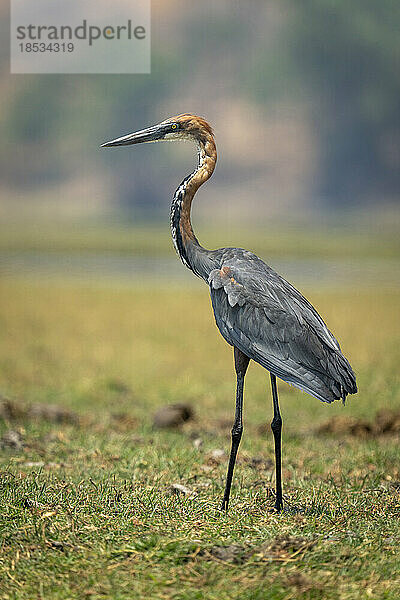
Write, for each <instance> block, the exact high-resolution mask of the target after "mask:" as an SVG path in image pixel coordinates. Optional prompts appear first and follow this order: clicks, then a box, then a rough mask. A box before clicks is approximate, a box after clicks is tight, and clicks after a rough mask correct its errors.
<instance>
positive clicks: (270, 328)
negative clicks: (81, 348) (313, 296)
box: [209, 248, 357, 402]
mask: <svg viewBox="0 0 400 600" xmlns="http://www.w3.org/2000/svg"><path fill="white" fill-rule="evenodd" d="M212 254H213V263H214V265H216V266H217V268H214V269H213V270H212V271H211V272H210V275H209V284H210V289H211V299H212V305H213V309H214V314H215V319H216V323H217V326H218V328H219V330H220V332H221V334H222V335H223V337H224V338H225V339H226V341H227V342H228V343H229V344H231V345H232V346H236V347H237V348H238V349H239V350H241V351H242V352H243V353H244V354H246V355H247V356H248V357H249V358H251V359H253V360H255V361H256V362H258V363H259V364H261V365H262V366H263V367H265V368H266V369H268V370H269V371H270V372H271V373H273V374H274V375H276V376H277V377H279V378H281V379H283V380H284V381H287V382H288V383H290V384H292V385H295V386H296V387H298V388H300V389H302V390H304V391H306V392H308V393H309V394H311V395H313V396H315V397H316V398H318V399H319V400H322V401H324V402H332V401H333V400H335V399H338V398H340V397H342V398H343V400H344V399H345V398H346V395H347V394H354V393H356V391H357V386H356V379H355V375H354V373H353V370H352V368H351V366H350V364H349V362H348V361H347V359H346V358H345V357H344V356H343V354H342V352H341V350H340V346H339V343H338V342H337V340H336V338H335V337H334V335H333V334H332V333H331V332H330V331H329V329H328V328H327V326H326V325H325V323H324V321H323V320H322V318H321V317H320V315H319V314H318V313H317V311H316V310H315V308H314V307H313V306H312V305H311V304H310V303H309V302H308V300H307V299H306V298H304V296H303V295H302V294H301V293H300V292H299V291H298V290H297V289H296V288H295V287H293V286H292V285H291V284H290V283H289V282H287V281H286V280H285V279H284V278H283V277H281V276H280V275H278V274H277V273H276V272H275V271H274V270H273V269H271V267H269V266H268V265H266V264H265V263H264V262H263V261H262V260H261V259H260V258H258V257H257V256H256V255H255V254H253V253H252V252H248V251H247V250H243V249H241V248H222V249H220V250H216V251H215V252H213V253H212Z"/></svg>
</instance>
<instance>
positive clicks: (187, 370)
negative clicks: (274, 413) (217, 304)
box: [0, 280, 400, 600]
mask: <svg viewBox="0 0 400 600" xmlns="http://www.w3.org/2000/svg"><path fill="white" fill-rule="evenodd" d="M307 295H308V297H309V298H310V299H311V300H312V301H313V303H314V304H315V306H316V307H317V308H318V309H319V310H320V311H321V313H322V314H323V315H324V317H325V318H326V320H327V322H328V323H329V325H330V327H331V329H332V330H333V331H334V332H335V333H336V335H337V336H338V338H339V339H340V341H341V344H342V347H343V349H344V351H345V353H346V355H347V356H348V357H349V359H350V360H351V362H352V364H353V366H354V368H355V369H356V371H357V375H358V381H359V388H360V391H359V394H358V395H357V396H355V397H352V398H349V400H348V405H347V406H346V408H343V407H342V406H341V404H339V403H335V405H333V406H328V405H323V404H322V403H319V402H318V401H317V400H315V399H313V398H311V397H309V396H307V395H304V394H302V393H301V392H299V391H297V390H295V389H293V388H290V387H288V386H287V385H286V384H283V383H280V396H281V405H282V413H283V418H284V446H283V452H284V458H283V460H284V462H283V468H284V494H285V497H286V509H285V511H284V512H283V514H281V515H276V514H274V513H273V512H271V510H270V509H271V507H272V505H273V494H272V491H271V490H272V489H273V463H272V462H271V459H272V458H273V443H272V436H271V435H270V433H269V432H267V433H263V432H262V431H261V430H260V427H259V426H260V424H264V423H266V424H268V423H269V422H270V420H271V397H270V390H269V384H268V379H267V374H266V372H265V371H263V370H262V369H261V368H259V367H258V366H256V365H252V366H251V367H250V369H249V373H248V376H247V380H246V390H245V432H244V437H243V441H242V445H241V448H240V454H239V460H238V464H237V469H236V473H235V480H234V485H233V489H232V501H231V506H230V510H229V513H228V514H227V515H224V514H220V513H219V511H218V510H217V509H218V506H219V504H220V501H221V494H222V491H223V483H224V478H225V472H226V463H227V457H226V456H225V457H222V458H213V455H212V451H213V450H215V449H220V448H222V449H224V450H225V451H226V452H227V451H228V450H229V444H230V435H229V429H230V423H231V421H232V418H233V410H234V397H233V394H234V387H235V383H234V375H233V369H232V356H231V350H230V348H229V347H228V346H227V345H226V344H225V342H224V341H223V340H222V338H221V337H220V336H219V334H218V333H217V331H216V329H215V326H214V323H213V319H212V316H211V308H210V303H209V300H208V292H207V289H206V287H204V288H203V289H197V288H196V289H184V290H181V289H179V288H177V289H176V290H175V289H167V290H157V289H156V288H151V289H149V290H146V289H144V288H143V287H141V288H140V289H126V288H124V289H113V290H111V289H109V288H102V287H101V286H100V285H99V286H97V287H96V286H91V287H89V286H88V287H85V286H82V285H80V286H79V285H74V284H69V285H63V286H62V285H59V284H57V283H48V284H45V283H44V282H43V281H42V283H41V284H34V283H22V282H16V281H15V282H14V281H12V280H8V281H3V282H2V283H1V284H0V326H1V331H2V335H1V339H0V390H1V391H2V393H3V394H4V395H5V396H8V397H9V398H11V399H12V400H15V401H16V402H19V403H21V405H23V406H29V405H31V404H33V403H38V402H40V403H44V404H46V403H53V404H57V405H61V406H63V407H65V408H66V409H68V410H70V411H73V412H76V413H78V415H79V420H78V421H77V422H76V423H74V422H72V423H71V422H52V421H50V420H46V419H40V418H39V419H32V418H29V417H28V416H27V415H26V414H21V415H20V416H18V415H17V416H16V417H15V418H9V417H7V416H6V417H5V418H3V419H2V420H0V435H2V434H3V433H4V432H5V431H6V430H9V429H11V430H15V431H18V432H20V434H21V436H22V438H23V440H24V444H25V445H24V447H23V449H21V450H13V449H8V448H3V449H2V450H0V460H1V466H0V469H1V480H0V482H1V483H0V486H1V487H0V496H1V506H2V511H1V544H2V545H1V552H0V597H1V598H4V599H21V600H31V599H33V598H39V599H46V600H47V599H51V600H53V599H54V600H61V599H82V598H90V599H101V598H113V599H114V598H115V599H131V598H149V599H167V598H171V599H172V598H173V599H176V600H184V599H185V600H186V599H187V600H189V599H203V598H207V599H215V600H217V599H218V600H219V599H224V598H240V599H241V600H247V599H248V600H250V599H251V600H258V599H260V600H261V599H264V598H265V599H267V598H268V599H273V600H274V599H282V600H289V599H297V598H299V599H300V598H301V599H302V600H311V599H321V600H333V599H337V598H340V599H344V600H351V599H364V598H365V599H367V598H373V599H375V600H380V599H393V600H395V599H397V598H399V596H400V581H399V575H398V572H399V571H398V565H399V551H398V548H399V544H400V527H399V516H400V511H399V481H400V464H399V450H398V448H399V447H398V437H395V436H390V435H387V436H378V437H354V436H349V435H345V434H343V435H337V436H322V435H317V432H316V430H317V427H318V426H319V425H320V424H321V423H322V422H324V421H325V420H326V419H329V418H331V417H333V416H338V415H343V414H346V415H349V416H353V417H357V418H366V419H372V418H373V417H374V415H375V412H376V411H377V410H379V409H382V408H388V407H392V408H395V409H400V394H399V389H400V385H399V383H400V382H399V374H398V372H399V371H398V365H399V360H400V345H399V337H400V321H399V318H398V306H399V300H400V293H399V292H398V291H391V290H382V291H380V292H375V291H371V290H369V291H368V290H365V291H363V290H357V291H356V290H352V289H344V290H339V291H336V290H335V291H334V290H332V291H330V290H325V291H324V292H323V293H316V292H315V291H313V290H308V294H307ZM172 402H185V403H189V404H191V405H192V406H193V407H194V409H195V412H196V418H195V420H194V421H193V422H189V423H187V424H186V425H185V426H184V427H183V428H182V429H181V430H177V431H165V430H161V431H160V430H154V429H153V428H152V415H153V413H154V411H155V410H156V409H157V408H158V407H160V406H162V405H165V404H168V403H172ZM194 438H201V440H202V442H203V444H202V446H201V447H200V448H196V447H195V446H194V444H193V439H194ZM254 459H258V460H254ZM174 483H180V484H183V485H185V486H187V487H188V488H190V490H192V491H193V495H190V496H183V495H176V494H174V493H173V492H172V490H171V485H172V484H174ZM232 544H234V545H236V546H237V548H236V550H235V553H234V555H233V556H234V559H233V560H224V556H223V555H222V558H221V554H218V552H216V551H215V546H230V545H232ZM227 558H229V556H227Z"/></svg>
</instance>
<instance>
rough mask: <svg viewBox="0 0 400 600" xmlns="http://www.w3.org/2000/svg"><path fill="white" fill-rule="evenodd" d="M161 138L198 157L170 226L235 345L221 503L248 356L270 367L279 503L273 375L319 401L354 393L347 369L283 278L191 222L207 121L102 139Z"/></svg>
mask: <svg viewBox="0 0 400 600" xmlns="http://www.w3.org/2000/svg"><path fill="white" fill-rule="evenodd" d="M165 140H191V141H193V142H194V143H195V144H196V146H197V154H198V164H197V167H196V168H195V170H194V171H193V172H192V173H191V174H190V175H188V176H187V177H185V179H184V180H183V181H182V183H181V184H180V186H179V187H178V189H177V190H176V192H175V195H174V197H173V200H172V204H171V233H172V239H173V242H174V246H175V249H176V251H177V253H178V255H179V257H180V259H181V260H182V262H183V264H184V265H186V266H187V267H188V268H189V269H190V270H191V271H193V273H194V274H195V275H197V276H198V277H200V278H202V279H204V281H205V282H206V283H207V284H208V285H209V287H210V293H211V301H212V306H213V310H214V315H215V321H216V324H217V327H218V329H219V330H220V332H221V334H222V336H223V337H224V338H225V340H226V341H227V342H228V344H230V345H231V346H233V350H234V363H235V370H236V378H237V386H236V412H235V420H234V424H233V428H232V444H231V452H230V457H229V466H228V473H227V479H226V486H225V493H224V497H223V502H222V509H225V510H226V509H227V508H228V503H229V495H230V489H231V483H232V476H233V470H234V467H235V462H236V455H237V452H238V448H239V443H240V440H241V437H242V432H243V419H242V410H243V387H244V378H245V374H246V371H247V367H248V365H249V362H250V360H254V361H255V362H257V363H258V364H260V365H261V366H263V367H264V368H265V369H267V370H268V371H269V372H270V377H271V386H272V401H273V411H274V416H273V420H272V423H271V428H272V432H273V435H274V441H275V473H276V476H275V482H276V496H275V509H276V510H277V511H280V510H281V509H282V502H283V501H282V477H281V431H282V418H281V414H280V411H279V403H278V390H277V385H276V378H277V377H279V378H280V379H283V380H284V381H286V382H287V383H290V384H292V385H294V386H296V387H298V388H300V389H301V390H303V391H305V392H307V393H308V394H311V395H312V396H314V397H315V398H318V399H319V400H322V402H329V403H330V402H333V401H334V400H337V399H340V398H342V399H343V402H345V399H346V396H347V394H355V393H356V392H357V386H356V378H355V375H354V373H353V370H352V368H351V366H350V364H349V362H348V361H347V359H346V358H345V357H344V356H343V354H342V352H341V350H340V346H339V343H338V342H337V340H336V338H335V337H334V336H333V334H332V333H331V332H330V331H329V329H328V328H327V326H326V325H325V323H324V321H323V320H322V318H321V317H320V316H319V314H318V313H317V311H316V310H315V308H314V307H313V306H312V305H311V304H310V303H309V302H308V300H306V299H305V298H304V296H302V295H301V294H300V292H298V291H297V290H296V288H294V287H293V286H292V285H291V284H290V283H288V282H287V281H286V280H285V279H283V277H281V276H280V275H278V274H277V273H276V272H275V271H274V270H273V269H271V267H269V266H268V265H266V264H265V263H264V262H263V261H262V260H261V259H259V258H258V257H257V256H256V255H255V254H253V253H252V252H249V251H248V250H243V249H242V248H220V249H219V250H206V249H205V248H203V247H202V246H201V245H200V243H199V242H198V240H197V238H196V236H195V234H194V232H193V228H192V224H191V219H190V212H191V205H192V200H193V197H194V195H195V193H196V192H197V190H198V189H199V187H200V186H201V185H202V184H203V183H204V182H205V181H207V179H209V178H210V177H211V175H212V173H213V171H214V168H215V163H216V160H217V151H216V146H215V141H214V136H213V131H212V129H211V127H210V125H209V124H208V123H207V122H206V121H205V120H204V119H202V118H201V117H197V116H195V115H191V114H182V115H178V116H176V117H172V118H170V119H166V120H165V121H162V122H161V123H159V124H158V125H154V126H153V127H149V128H148V129H142V130H141V131H137V132H136V133H131V134H129V135H125V136H123V137H120V138H118V139H115V140H112V141H110V142H106V143H105V144H103V146H106V147H114V146H130V145H132V144H139V143H146V142H158V141H165Z"/></svg>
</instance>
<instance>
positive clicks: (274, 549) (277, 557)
mask: <svg viewBox="0 0 400 600" xmlns="http://www.w3.org/2000/svg"><path fill="white" fill-rule="evenodd" d="M315 543H316V542H315V541H314V540H308V539H306V538H302V537H292V536H279V537H277V538H275V539H273V540H269V541H267V542H265V543H264V544H262V545H261V546H255V547H253V548H252V547H250V546H245V545H240V544H229V545H227V546H212V547H211V548H208V549H206V550H203V551H202V552H200V553H199V556H200V557H203V558H205V559H211V560H213V559H214V560H219V561H223V562H230V563H234V564H242V563H244V562H246V561H248V560H250V559H251V558H255V559H256V560H257V561H268V562H270V561H279V562H286V561H289V560H290V561H291V562H292V561H295V560H297V559H299V558H300V557H301V556H303V555H304V553H305V552H306V551H307V550H310V549H311V548H312V547H313V546H314V545H315ZM291 585H292V584H291ZM293 585H294V584H293Z"/></svg>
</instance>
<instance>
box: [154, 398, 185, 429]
mask: <svg viewBox="0 0 400 600" xmlns="http://www.w3.org/2000/svg"><path fill="white" fill-rule="evenodd" d="M193 418H194V412H193V409H192V407H191V406H189V405H188V404H169V405H167V406H163V407H161V408H160V409H159V410H158V411H157V412H156V413H155V415H154V417H153V425H154V427H157V428H161V429H163V428H168V427H179V425H182V424H183V423H185V422H186V421H189V420H191V419H193Z"/></svg>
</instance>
